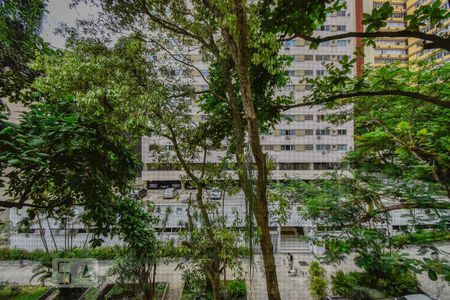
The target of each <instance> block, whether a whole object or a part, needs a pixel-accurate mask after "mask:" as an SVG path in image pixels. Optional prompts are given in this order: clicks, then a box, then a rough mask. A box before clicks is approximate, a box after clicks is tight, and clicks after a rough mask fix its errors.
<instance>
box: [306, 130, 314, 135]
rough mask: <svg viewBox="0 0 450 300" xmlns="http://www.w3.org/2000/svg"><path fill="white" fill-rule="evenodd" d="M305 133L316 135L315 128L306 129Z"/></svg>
mask: <svg viewBox="0 0 450 300" xmlns="http://www.w3.org/2000/svg"><path fill="white" fill-rule="evenodd" d="M305 135H314V130H313V129H305Z"/></svg>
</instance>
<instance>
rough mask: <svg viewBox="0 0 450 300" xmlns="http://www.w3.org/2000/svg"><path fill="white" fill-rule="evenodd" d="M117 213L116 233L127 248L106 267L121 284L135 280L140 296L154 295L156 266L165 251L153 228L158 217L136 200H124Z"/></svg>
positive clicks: (144, 297)
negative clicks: (109, 266)
mask: <svg viewBox="0 0 450 300" xmlns="http://www.w3.org/2000/svg"><path fill="white" fill-rule="evenodd" d="M117 208H118V209H119V211H120V212H121V213H120V215H119V220H118V226H117V229H116V233H117V234H119V236H121V237H122V238H123V240H124V242H125V243H126V248H125V249H124V250H123V251H122V253H121V254H120V255H119V256H118V257H117V258H116V259H115V261H114V263H113V265H112V267H111V268H110V269H109V270H108V274H109V275H110V276H117V281H118V282H120V283H121V284H130V283H131V284H134V283H137V289H138V290H140V291H141V292H142V294H143V299H145V300H153V299H155V296H156V295H155V288H156V269H157V265H158V263H159V259H160V258H161V257H162V256H163V255H164V254H165V253H164V248H163V247H162V243H161V241H159V240H158V239H157V234H156V231H155V229H154V228H153V226H154V224H156V223H157V221H158V218H156V217H155V216H152V215H150V214H148V213H147V212H146V211H145V210H144V209H143V207H142V205H141V204H140V203H139V202H137V201H124V202H122V203H120V204H119V205H118V207H117Z"/></svg>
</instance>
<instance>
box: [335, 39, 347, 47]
mask: <svg viewBox="0 0 450 300" xmlns="http://www.w3.org/2000/svg"><path fill="white" fill-rule="evenodd" d="M336 45H338V46H339V47H345V46H347V41H346V40H337V41H336Z"/></svg>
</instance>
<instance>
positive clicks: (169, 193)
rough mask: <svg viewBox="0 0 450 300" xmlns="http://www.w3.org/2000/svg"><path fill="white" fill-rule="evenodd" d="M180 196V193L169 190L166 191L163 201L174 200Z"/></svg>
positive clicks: (172, 189)
mask: <svg viewBox="0 0 450 300" xmlns="http://www.w3.org/2000/svg"><path fill="white" fill-rule="evenodd" d="M177 195H178V191H177V190H176V189H174V188H167V189H165V190H164V193H163V199H173V198H175V197H176V196H177Z"/></svg>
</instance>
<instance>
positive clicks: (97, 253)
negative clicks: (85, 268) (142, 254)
mask: <svg viewBox="0 0 450 300" xmlns="http://www.w3.org/2000/svg"><path fill="white" fill-rule="evenodd" d="M121 250H122V248H120V247H98V248H86V249H83V248H74V249H71V250H68V251H61V252H51V253H50V256H49V255H48V254H47V253H46V252H45V251H44V250H33V251H27V250H22V249H16V248H0V260H20V259H23V260H35V261H42V260H45V259H51V258H52V257H64V258H95V259H98V260H112V259H114V257H116V255H117V254H119V253H120V251H121Z"/></svg>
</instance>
